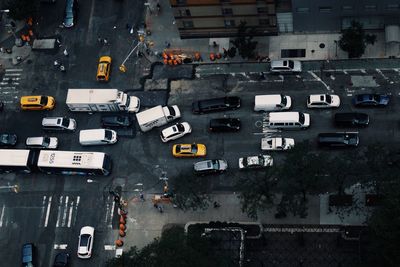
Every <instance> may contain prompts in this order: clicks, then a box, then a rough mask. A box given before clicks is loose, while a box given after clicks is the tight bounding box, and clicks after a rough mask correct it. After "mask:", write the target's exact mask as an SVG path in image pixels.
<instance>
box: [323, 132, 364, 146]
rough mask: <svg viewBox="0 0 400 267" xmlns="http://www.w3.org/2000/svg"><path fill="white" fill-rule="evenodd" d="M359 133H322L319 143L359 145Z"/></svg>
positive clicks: (327, 144) (325, 144)
mask: <svg viewBox="0 0 400 267" xmlns="http://www.w3.org/2000/svg"><path fill="white" fill-rule="evenodd" d="M358 143H359V138H358V133H357V132H353V133H349V132H345V133H320V134H319V135H318V145H319V146H321V147H356V146H358Z"/></svg>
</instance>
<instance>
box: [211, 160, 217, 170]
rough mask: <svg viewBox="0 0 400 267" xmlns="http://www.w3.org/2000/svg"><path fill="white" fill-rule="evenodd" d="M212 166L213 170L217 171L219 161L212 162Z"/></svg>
mask: <svg viewBox="0 0 400 267" xmlns="http://www.w3.org/2000/svg"><path fill="white" fill-rule="evenodd" d="M212 164H213V166H214V169H216V170H218V169H219V161H218V160H213V161H212Z"/></svg>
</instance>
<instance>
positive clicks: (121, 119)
mask: <svg viewBox="0 0 400 267" xmlns="http://www.w3.org/2000/svg"><path fill="white" fill-rule="evenodd" d="M131 124H132V120H131V118H129V116H126V115H116V116H104V117H102V118H101V125H102V126H103V127H129V126H130V125H131Z"/></svg>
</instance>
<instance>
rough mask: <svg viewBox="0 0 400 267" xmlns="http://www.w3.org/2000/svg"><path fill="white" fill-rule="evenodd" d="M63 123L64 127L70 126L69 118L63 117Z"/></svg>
mask: <svg viewBox="0 0 400 267" xmlns="http://www.w3.org/2000/svg"><path fill="white" fill-rule="evenodd" d="M61 125H62V126H64V127H68V126H69V119H63V120H62V123H61Z"/></svg>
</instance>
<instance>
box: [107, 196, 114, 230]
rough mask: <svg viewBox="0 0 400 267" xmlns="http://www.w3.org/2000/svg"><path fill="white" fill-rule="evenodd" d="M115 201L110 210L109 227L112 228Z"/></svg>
mask: <svg viewBox="0 0 400 267" xmlns="http://www.w3.org/2000/svg"><path fill="white" fill-rule="evenodd" d="M114 208H115V201H113V202H112V207H111V212H110V223H109V224H108V228H112V219H113V215H114Z"/></svg>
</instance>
